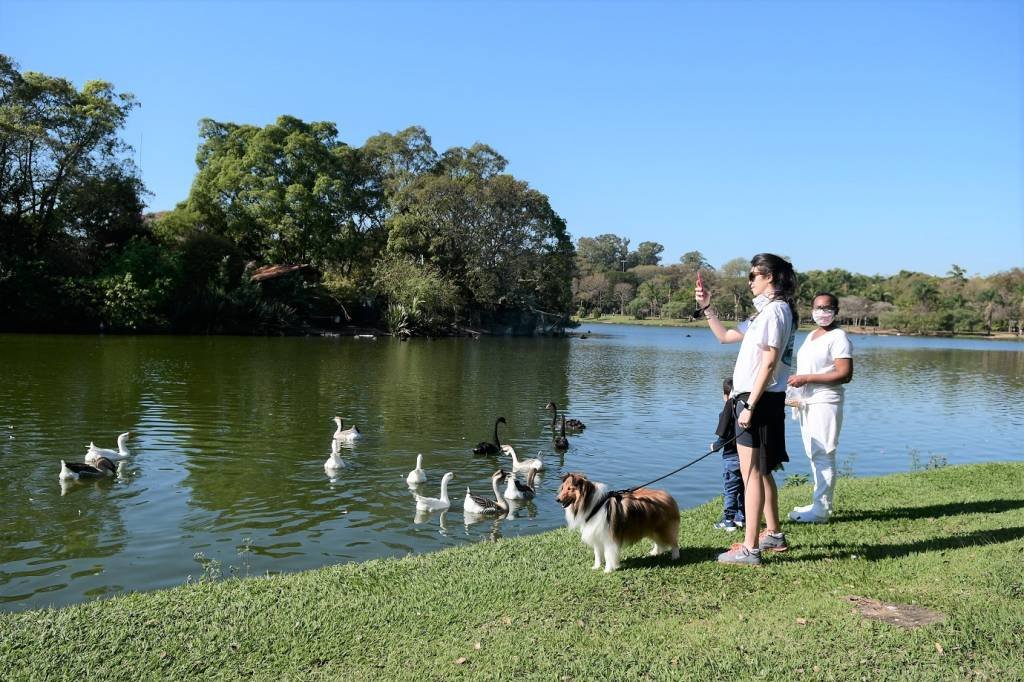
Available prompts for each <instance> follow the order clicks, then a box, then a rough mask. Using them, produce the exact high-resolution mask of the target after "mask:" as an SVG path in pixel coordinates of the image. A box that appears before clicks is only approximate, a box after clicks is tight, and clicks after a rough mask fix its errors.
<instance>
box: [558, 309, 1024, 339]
mask: <svg viewBox="0 0 1024 682" xmlns="http://www.w3.org/2000/svg"><path fill="white" fill-rule="evenodd" d="M572 319H573V321H574V322H579V323H580V327H579V328H577V330H576V333H581V332H582V330H584V329H585V328H586V326H587V325H588V324H636V325H640V326H644V327H698V328H706V327H707V326H708V323H707V322H706V321H705V320H675V319H671V318H669V319H661V318H657V317H654V318H650V319H647V320H637V319H635V318H634V317H633V316H632V315H602V316H601V317H598V318H592V317H574V318H572ZM721 322H722V324H723V325H725V327H726V328H729V329H731V328H733V327H735V326H736V322H735V321H733V320H721ZM800 328H801V329H804V330H807V331H810V330H811V329H814V325H813V324H811V323H810V321H809V320H802V322H801V325H800ZM843 329H845V330H846V331H848V332H850V333H851V334H868V335H876V336H924V337H941V338H956V339H988V340H995V341H1022V340H1024V339H1022V337H1020V336H1017V335H1016V334H1012V333H1010V332H992V333H991V334H982V333H976V334H950V333H946V332H931V333H927V334H911V333H909V332H901V331H899V330H898V329H886V328H884V327H857V326H852V325H844V326H843Z"/></svg>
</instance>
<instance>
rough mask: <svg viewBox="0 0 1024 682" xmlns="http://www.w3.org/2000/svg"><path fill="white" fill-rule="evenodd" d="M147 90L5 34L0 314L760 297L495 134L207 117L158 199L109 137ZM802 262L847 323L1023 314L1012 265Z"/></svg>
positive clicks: (360, 309) (265, 320) (95, 318)
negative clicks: (903, 267) (46, 58)
mask: <svg viewBox="0 0 1024 682" xmlns="http://www.w3.org/2000/svg"><path fill="white" fill-rule="evenodd" d="M136 106H138V102H137V101H136V100H135V98H134V97H133V96H132V95H131V94H128V93H123V92H119V91H117V90H116V89H115V87H114V86H113V85H112V84H110V83H107V82H104V81H90V82H87V83H85V85H84V86H82V87H81V88H76V87H75V86H74V85H73V84H72V83H71V82H70V81H68V80H66V79H63V78H60V77H55V76H49V75H46V74H41V73H37V72H31V71H26V72H22V71H20V69H19V67H18V65H17V64H16V63H15V62H14V61H13V60H12V59H11V58H10V57H7V56H5V55H2V54H0V329H4V330H19V331H24V330H40V331H43V330H52V331H91V330H95V329H97V328H103V329H109V330H112V331H171V332H203V333H206V332H233V333H244V332H301V331H304V330H309V329H311V328H315V327H320V328H324V327H326V328H331V327H332V326H336V325H338V324H340V323H353V324H363V325H367V326H374V327H376V326H384V327H386V328H387V329H389V330H391V331H392V332H395V333H398V334H416V333H425V334H433V333H452V332H457V331H459V330H464V329H466V328H467V327H468V328H470V329H473V330H488V329H492V330H502V331H512V332H515V333H532V332H536V331H538V330H541V331H544V330H555V331H557V330H560V329H562V328H563V327H564V326H565V325H567V324H570V322H569V316H570V315H571V314H572V313H576V314H578V315H580V316H587V315H595V314H605V313H612V312H615V313H619V314H623V315H632V316H634V317H637V318H645V317H668V318H686V317H689V316H690V314H691V313H692V309H693V306H692V292H693V282H694V279H695V277H696V273H697V271H698V270H701V271H702V272H703V273H704V277H705V280H706V281H707V283H708V284H709V286H712V287H713V288H714V290H715V291H716V292H717V305H718V307H719V313H720V314H721V315H722V316H723V317H727V318H729V317H731V318H735V319H739V318H742V317H744V316H746V315H748V314H749V313H750V300H749V295H748V290H747V282H746V274H747V269H748V265H747V263H748V261H747V259H746V258H734V259H732V260H730V261H729V262H727V263H725V264H723V265H722V266H721V267H719V268H715V267H713V266H712V265H711V264H710V263H708V262H707V261H706V259H705V258H704V256H703V255H702V254H701V253H700V252H699V251H691V252H688V253H685V254H683V255H682V257H681V258H680V259H679V262H678V263H673V264H669V265H665V264H662V262H661V260H662V254H663V252H664V247H663V246H662V245H661V244H658V243H657V242H653V241H645V242H641V243H640V244H639V246H638V247H637V248H636V249H630V247H629V240H628V239H625V238H622V237H619V236H617V235H614V234H604V235H599V236H596V237H582V238H580V239H579V240H578V242H577V244H575V245H574V244H573V242H572V240H571V238H570V235H569V233H568V231H567V230H566V224H565V221H564V220H563V219H562V218H561V217H560V216H559V215H558V214H557V213H556V212H555V211H554V209H553V208H552V207H551V205H550V203H549V201H548V198H547V196H545V195H544V194H542V193H541V192H539V191H537V190H536V189H534V188H532V187H530V186H529V184H528V183H526V182H524V181H522V180H519V179H516V178H515V177H513V176H512V175H510V174H508V173H506V172H505V171H506V167H507V165H508V162H507V160H506V159H505V158H504V157H502V156H501V155H500V154H499V153H498V152H497V151H495V150H494V149H492V148H491V147H489V146H487V145H486V144H481V143H476V144H473V145H471V146H469V147H452V148H450V149H447V150H445V151H443V152H439V151H437V150H436V149H435V148H434V147H433V144H432V142H431V139H430V136H429V135H428V133H427V131H426V130H424V129H423V128H421V127H410V128H407V129H405V130H402V131H398V132H395V133H381V134H379V135H375V136H373V137H371V138H370V139H368V140H366V142H365V143H364V144H363V145H362V146H352V145H350V144H348V143H346V142H345V141H343V140H342V139H341V137H340V135H339V132H338V129H337V126H336V125H335V124H334V123H331V122H326V121H317V122H307V121H303V120H300V119H298V118H295V117H292V116H281V117H279V118H278V119H277V120H276V121H275V122H274V123H272V124H269V125H266V126H262V127H261V126H254V125H248V124H240V123H233V122H224V121H214V120H211V119H206V120H203V121H201V122H200V127H199V144H198V148H197V151H196V167H197V172H196V175H195V178H194V180H193V182H192V186H191V188H190V190H189V193H188V196H187V197H186V198H185V199H184V200H183V201H181V202H180V203H179V204H178V205H177V206H176V207H175V208H174V209H173V210H171V211H167V212H162V213H157V214H152V213H151V214H147V213H145V212H144V209H145V198H146V196H147V192H146V189H145V187H144V186H143V183H142V182H141V180H140V178H139V172H138V169H137V168H136V167H135V165H134V164H133V162H132V158H131V153H132V149H131V147H130V146H129V145H128V144H126V143H125V142H124V140H123V139H121V137H120V136H119V133H120V131H121V129H122V128H123V127H124V124H125V121H126V120H127V117H128V115H129V114H130V112H131V111H132V110H133V109H134V108H135V107H136ZM275 266H277V267H275ZM285 266H286V267H285ZM799 275H800V279H801V288H800V291H801V299H800V301H801V304H802V306H803V307H804V308H805V310H804V314H805V315H807V316H808V317H809V314H808V313H809V311H808V310H806V308H807V307H809V304H810V297H811V296H813V294H814V293H815V292H817V291H831V292H834V293H836V294H837V295H839V296H840V300H841V304H842V313H841V315H842V316H843V317H844V318H845V319H846V321H847V322H849V323H853V324H862V325H881V326H884V327H891V328H896V329H900V330H903V331H908V332H927V331H944V332H953V331H957V332H959V331H965V332H977V331H986V332H987V331H993V330H1002V329H1019V328H1020V325H1021V320H1022V319H1024V273H1022V271H1021V270H1020V269H1019V268H1014V269H1012V270H1010V271H1008V272H1003V273H998V274H995V275H991V276H989V277H967V275H966V272H965V271H964V269H963V268H961V267H959V266H957V265H954V266H952V269H951V270H950V272H949V273H947V275H946V276H945V277H936V276H932V275H927V274H923V273H916V272H900V273H898V274H896V275H893V276H890V277H883V276H879V275H876V276H866V275H860V274H855V273H850V272H847V271H845V270H840V269H835V270H828V271H808V272H802V273H799Z"/></svg>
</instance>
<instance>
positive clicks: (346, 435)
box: [334, 417, 363, 443]
mask: <svg viewBox="0 0 1024 682" xmlns="http://www.w3.org/2000/svg"><path fill="white" fill-rule="evenodd" d="M334 423H335V424H337V425H338V430H337V431H335V432H334V439H335V440H340V441H343V442H346V443H351V442H352V441H354V440H358V439H359V438H362V436H363V434H361V433H360V432H359V429H358V428H357V427H355V426H350V427H349V428H347V429H346V428H345V421H344V420H343V419H342V418H341V417H335V418H334Z"/></svg>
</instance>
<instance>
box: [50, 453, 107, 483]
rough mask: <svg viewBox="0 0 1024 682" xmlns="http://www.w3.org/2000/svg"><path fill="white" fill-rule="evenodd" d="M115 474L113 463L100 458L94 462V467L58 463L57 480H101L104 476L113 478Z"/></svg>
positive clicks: (75, 463) (62, 461)
mask: <svg viewBox="0 0 1024 682" xmlns="http://www.w3.org/2000/svg"><path fill="white" fill-rule="evenodd" d="M116 473H117V469H116V468H115V467H114V463H113V462H111V461H110V460H109V459H107V458H106V457H100V458H99V459H98V460H97V461H96V466H92V465H91V464H79V463H78V462H72V463H71V464H68V463H67V462H65V461H64V460H61V461H60V476H58V478H59V479H60V480H61V481H77V480H79V479H82V478H103V477H105V476H113V475H115V474H116Z"/></svg>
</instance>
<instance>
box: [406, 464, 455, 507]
mask: <svg viewBox="0 0 1024 682" xmlns="http://www.w3.org/2000/svg"><path fill="white" fill-rule="evenodd" d="M453 478H455V474H453V473H452V472H450V471H449V472H448V473H446V474H445V475H444V476H443V477H442V478H441V497H424V496H422V495H416V494H413V497H415V498H416V509H418V510H420V511H441V510H442V509H447V508H448V507H450V506H452V503H451V500H449V499H448V481H450V480H452V479H453Z"/></svg>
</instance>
